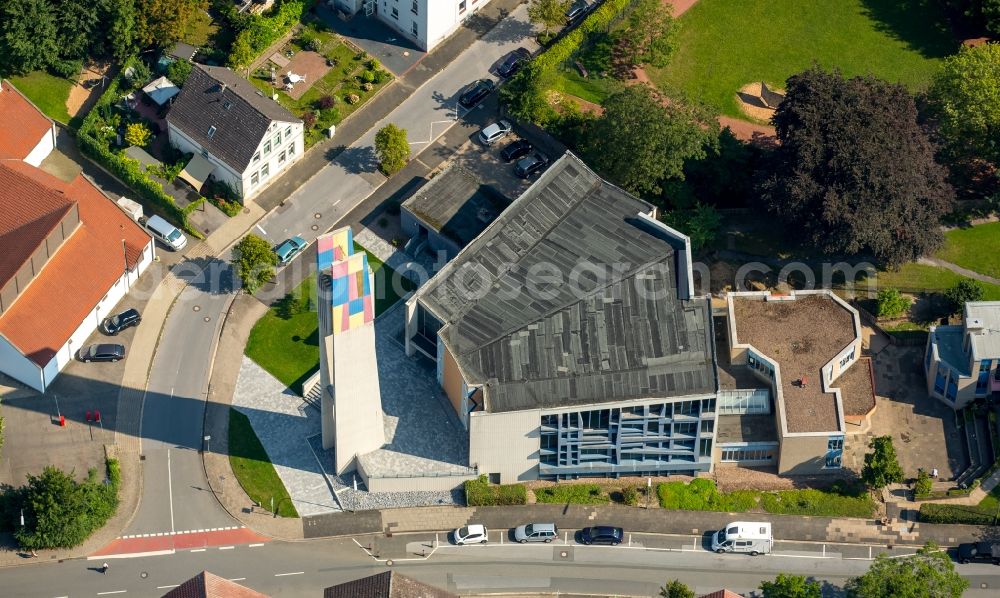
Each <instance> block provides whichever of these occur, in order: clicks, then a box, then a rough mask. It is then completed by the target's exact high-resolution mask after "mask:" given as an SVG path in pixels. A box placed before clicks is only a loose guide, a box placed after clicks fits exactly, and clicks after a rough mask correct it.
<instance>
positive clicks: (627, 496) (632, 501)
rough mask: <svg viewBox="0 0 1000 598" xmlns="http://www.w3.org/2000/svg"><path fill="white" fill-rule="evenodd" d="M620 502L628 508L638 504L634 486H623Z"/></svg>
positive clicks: (637, 495) (637, 494) (637, 493)
mask: <svg viewBox="0 0 1000 598" xmlns="http://www.w3.org/2000/svg"><path fill="white" fill-rule="evenodd" d="M622 502H623V503H625V504H626V505H628V506H630V507H634V506H636V505H637V504H639V491H638V490H636V488H635V486H625V487H624V488H622Z"/></svg>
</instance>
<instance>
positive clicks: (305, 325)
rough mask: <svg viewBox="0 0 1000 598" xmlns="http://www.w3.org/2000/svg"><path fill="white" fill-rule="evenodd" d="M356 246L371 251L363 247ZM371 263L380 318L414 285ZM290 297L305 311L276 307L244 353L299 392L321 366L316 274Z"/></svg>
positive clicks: (261, 322) (371, 259) (252, 334)
mask: <svg viewBox="0 0 1000 598" xmlns="http://www.w3.org/2000/svg"><path fill="white" fill-rule="evenodd" d="M355 246H356V247H357V248H358V249H360V250H362V251H366V252H367V250H365V249H364V248H363V247H361V246H360V245H357V244H355ZM368 264H369V266H370V267H371V269H372V272H374V273H375V289H374V292H375V315H376V316H377V315H379V314H381V313H383V312H384V311H386V310H387V309H389V308H390V307H392V306H393V305H395V304H396V302H397V301H399V298H400V295H401V293H406V292H409V291H411V290H413V288H414V285H413V283H412V282H410V280H408V279H405V278H402V277H401V276H396V272H395V270H393V269H392V268H389V267H386V266H385V265H384V264H383V263H382V262H381V261H379V259H378V258H376V257H375V256H374V255H372V254H371V253H370V252H369V253H368ZM394 280H395V283H394V282H393V281H394ZM289 295H293V296H296V297H301V298H303V301H302V302H301V303H302V305H303V306H304V307H303V310H302V311H300V313H283V311H282V309H281V307H280V306H279V305H275V306H272V307H271V309H269V310H268V311H267V313H266V314H264V317H262V318H261V319H260V320H258V321H257V323H256V324H255V325H254V327H253V330H251V331H250V339H249V340H248V341H247V346H246V349H245V351H244V352H245V353H246V355H247V356H248V357H249V358H250V359H253V360H254V361H255V362H257V364H258V365H260V367H262V368H264V369H265V370H267V371H268V372H270V373H271V375H273V376H274V377H275V378H277V379H278V380H280V381H281V382H283V383H284V384H286V385H287V386H289V387H290V388H291V389H292V390H294V391H296V392H299V391H300V390H301V388H302V383H303V382H304V381H305V379H306V378H308V377H309V376H311V375H312V373H313V372H315V371H316V368H318V367H319V321H318V319H317V315H316V277H315V275H314V276H310V277H309V278H307V279H306V280H304V281H303V282H302V284H300V285H299V286H298V287H296V288H295V289H294V290H293V291H292V292H291V293H289ZM305 298H308V301H305Z"/></svg>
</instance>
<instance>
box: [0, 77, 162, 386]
mask: <svg viewBox="0 0 1000 598" xmlns="http://www.w3.org/2000/svg"><path fill="white" fill-rule="evenodd" d="M52 137H53V133H52V122H51V121H49V120H48V119H47V118H46V117H45V116H44V115H42V113H41V112H40V111H39V110H38V109H37V108H36V107H35V106H34V105H33V104H32V103H31V102H30V101H28V100H27V98H25V97H24V96H23V95H21V94H20V93H19V92H17V90H15V89H14V88H13V87H12V86H10V84H9V83H8V82H3V83H2V84H0V372H3V373H4V374H7V375H8V376H10V377H12V378H14V379H15V380H17V381H19V382H21V383H23V384H25V385H27V386H30V387H31V388H34V389H35V390H38V391H40V392H44V391H45V389H46V388H47V387H48V386H49V385H50V384H51V383H52V381H53V380H54V379H55V377H56V376H57V375H58V374H59V372H60V371H61V370H62V369H63V368H64V367H65V366H66V364H68V363H69V362H70V361H72V360H73V358H74V355H75V353H76V351H77V350H79V349H80V348H81V347H82V346H83V345H84V343H85V342H86V340H87V338H88V337H89V336H90V335H91V334H92V333H93V332H94V330H95V329H96V328H97V326H98V324H99V323H100V321H101V319H103V318H105V317H107V316H108V315H110V314H111V313H112V311H113V310H114V307H115V305H116V304H117V303H118V302H119V301H120V300H121V299H122V298H123V297H124V296H125V294H126V293H127V292H128V289H129V287H131V285H132V284H134V283H135V281H136V280H137V279H138V278H139V275H140V274H141V273H142V272H143V271H144V270H145V269H146V268H147V267H148V266H149V264H150V263H151V262H152V261H153V256H154V251H155V249H154V244H153V240H152V239H151V238H150V236H149V235H148V234H147V233H146V231H144V230H143V229H142V228H141V227H139V225H138V224H136V223H135V222H134V221H133V220H132V219H131V218H129V217H128V215H126V214H125V212H124V211H122V210H121V209H120V208H119V207H118V206H117V205H116V204H115V203H114V202H113V201H111V199H109V198H108V197H107V196H106V195H104V194H103V193H102V192H101V191H100V189H98V188H97V187H96V186H94V184H93V183H91V182H90V181H89V180H88V179H87V178H85V177H84V176H83V175H77V177H76V178H75V179H74V180H73V181H71V182H65V181H62V180H59V179H57V178H56V177H54V176H52V175H50V174H48V173H47V172H44V171H43V170H41V169H39V168H38V167H37V164H40V163H41V161H42V160H44V158H45V156H47V155H48V153H49V152H51V151H52V148H53V146H54V139H51V138H52ZM29 159H30V161H29Z"/></svg>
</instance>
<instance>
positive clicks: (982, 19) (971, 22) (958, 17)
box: [938, 0, 1000, 36]
mask: <svg viewBox="0 0 1000 598" xmlns="http://www.w3.org/2000/svg"><path fill="white" fill-rule="evenodd" d="M938 2H939V3H940V4H941V5H942V6H944V8H945V10H946V11H947V12H948V14H949V16H950V17H951V18H952V19H953V20H954V21H955V25H958V26H959V27H958V29H960V30H962V31H961V33H963V34H965V35H971V36H977V35H981V34H983V33H985V32H990V33H993V34H1000V0H938Z"/></svg>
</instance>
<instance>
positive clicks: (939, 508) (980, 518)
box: [920, 503, 996, 525]
mask: <svg viewBox="0 0 1000 598" xmlns="http://www.w3.org/2000/svg"><path fill="white" fill-rule="evenodd" d="M995 515H996V513H993V512H990V513H987V512H985V511H981V510H979V509H978V508H977V507H975V506H969V505H947V504H940V503H926V504H922V505H920V521H921V522H922V523H961V524H965V525H993V521H994V517H995Z"/></svg>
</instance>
